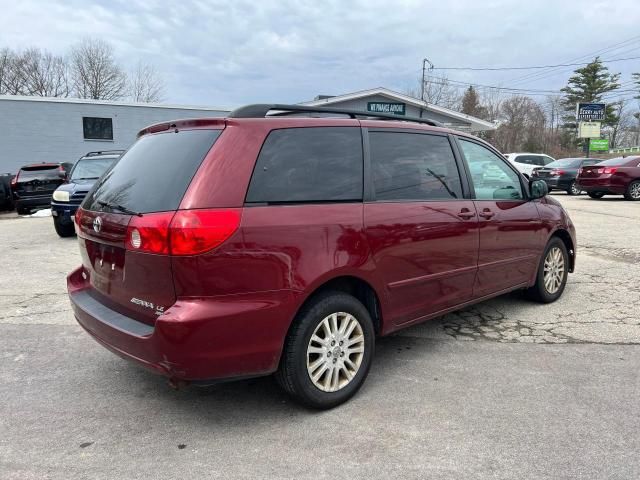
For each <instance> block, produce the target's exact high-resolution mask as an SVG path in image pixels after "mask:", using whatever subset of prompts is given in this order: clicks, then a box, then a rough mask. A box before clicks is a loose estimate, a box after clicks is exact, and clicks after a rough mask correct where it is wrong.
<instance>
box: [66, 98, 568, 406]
mask: <svg viewBox="0 0 640 480" xmlns="http://www.w3.org/2000/svg"><path fill="white" fill-rule="evenodd" d="M269 112H274V113H275V112H277V115H274V116H269ZM288 113H292V114H294V115H288ZM301 113H305V114H307V115H309V113H311V115H313V114H314V113H322V114H323V116H322V117H321V118H311V117H309V116H307V117H306V118H305V117H301V116H299V115H300V114H301ZM327 115H333V117H329V116H327ZM345 116H347V117H351V118H344V117H345ZM369 117H380V118H381V119H383V120H381V119H378V120H376V119H372V118H369ZM454 152H455V153H454ZM458 152H459V153H458ZM475 165H482V170H484V171H491V172H492V171H493V170H497V171H499V172H500V175H493V174H492V175H491V177H492V178H491V179H487V178H485V177H484V176H477V177H473V176H472V175H470V174H468V173H467V172H473V171H476V170H477V169H476V168H475ZM493 177H495V178H493ZM547 192H548V190H547V186H546V184H545V183H544V182H542V181H533V182H527V181H526V180H525V179H524V178H523V177H522V175H520V174H519V173H518V171H517V170H516V169H515V168H514V167H513V166H512V165H511V164H510V163H509V162H507V161H506V160H505V159H504V157H503V156H502V155H501V154H500V153H499V152H498V151H496V150H495V149H494V148H493V147H491V146H490V145H489V144H487V143H485V142H483V141H482V140H480V139H478V138H475V137H473V136H471V135H469V134H466V133H462V132H458V131H453V130H447V129H445V128H439V127H438V124H436V123H435V122H432V121H429V120H427V119H412V118H410V117H400V118H399V117H396V116H394V115H393V114H387V115H383V114H373V113H372V112H366V111H361V112H359V111H348V110H339V109H323V108H321V107H308V106H305V107H303V106H299V105H288V106H287V105H252V106H248V107H243V108H240V109H238V110H235V111H233V112H231V113H230V114H229V117H228V118H217V119H213V118H211V119H199V120H179V121H175V122H167V123H161V124H156V125H153V126H150V127H147V128H146V129H144V130H142V131H141V132H139V134H138V140H137V142H136V143H135V144H134V145H132V146H131V148H130V149H129V150H128V151H127V152H126V153H125V154H124V155H123V156H122V158H121V159H120V160H119V161H118V162H117V163H116V164H115V165H114V167H113V168H112V169H111V170H109V172H108V173H107V174H106V175H103V176H102V177H101V178H100V180H98V181H97V183H96V185H95V186H94V188H93V189H92V190H91V191H90V193H89V194H88V195H87V197H86V198H85V200H84V202H83V203H82V205H81V208H79V209H78V211H77V212H76V215H75V222H76V229H77V232H78V241H79V244H80V254H81V259H82V264H81V265H80V266H79V267H78V268H77V269H75V270H74V271H73V272H71V273H70V274H69V276H68V277H67V286H68V291H69V297H70V300H71V305H72V309H73V312H74V315H75V317H76V319H77V320H78V322H79V323H80V325H81V326H82V327H83V328H84V329H85V330H86V331H87V332H88V333H89V334H90V335H92V336H93V337H94V338H95V339H96V340H97V341H98V342H99V343H100V344H101V345H103V346H105V347H106V348H108V349H110V350H112V351H113V352H115V353H117V354H118V355H120V356H122V357H124V358H127V359H129V360H131V361H134V362H137V363H138V364H140V365H143V366H145V367H146V368H148V369H150V370H152V371H154V372H156V373H160V374H162V375H165V376H167V377H168V378H169V379H170V381H172V382H174V383H180V382H194V383H197V384H208V383H211V382H215V381H220V380H224V379H230V378H236V377H250V376H260V375H268V374H271V373H274V372H276V378H277V380H278V382H279V383H280V385H281V386H282V387H283V388H284V390H285V391H287V392H288V393H289V394H291V395H292V396H293V397H294V398H296V399H297V400H298V401H300V402H302V403H304V404H306V405H308V406H311V407H315V408H330V407H333V406H336V405H338V404H340V403H342V402H344V401H346V400H347V399H349V398H350V397H351V396H352V395H354V394H355V393H356V392H357V390H358V389H359V388H360V386H361V385H362V384H363V382H364V381H365V378H366V377H367V374H368V371H369V367H370V366H371V362H372V360H373V353H374V346H375V337H376V336H377V335H387V334H390V333H391V332H394V331H396V330H399V329H401V328H404V327H407V326H409V325H413V324H416V323H419V322H422V321H425V320H428V319H430V318H435V317H438V316H441V315H443V314H444V313H446V312H450V311H453V310H456V309H459V308H461V307H463V306H468V305H469V304H472V303H475V302H479V301H482V300H485V299H487V298H491V297H494V296H497V295H501V294H504V293H506V292H509V291H512V290H518V289H521V290H524V291H526V292H527V295H528V296H529V297H530V298H532V299H534V300H536V301H539V302H543V303H547V302H553V301H555V300H556V299H558V298H559V297H560V295H562V292H563V290H564V287H565V285H566V281H567V275H568V272H571V271H573V266H574V260H575V245H576V244H575V229H574V226H573V224H572V222H571V220H570V219H569V217H568V215H567V213H566V211H565V210H564V209H563V208H562V206H561V205H560V204H559V203H558V201H557V200H555V199H554V198H552V197H549V196H546V193H547ZM541 315H544V314H541Z"/></svg>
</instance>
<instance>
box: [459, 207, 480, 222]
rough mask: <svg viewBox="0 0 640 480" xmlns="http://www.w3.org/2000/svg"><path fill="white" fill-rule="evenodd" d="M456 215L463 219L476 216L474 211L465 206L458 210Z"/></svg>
mask: <svg viewBox="0 0 640 480" xmlns="http://www.w3.org/2000/svg"><path fill="white" fill-rule="evenodd" d="M458 216H459V217H460V218H464V219H465V220H468V219H470V218H473V217H475V216H476V212H472V211H470V210H469V209H467V208H464V209H462V210H461V211H460V213H458Z"/></svg>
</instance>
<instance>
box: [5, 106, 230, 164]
mask: <svg viewBox="0 0 640 480" xmlns="http://www.w3.org/2000/svg"><path fill="white" fill-rule="evenodd" d="M228 112H229V110H228V109H219V108H212V107H189V106H178V105H154V104H141V103H126V102H107V101H99V100H84V99H77V98H45V97H19V96H11V95H0V173H16V172H17V171H18V169H19V168H20V167H21V166H22V165H26V164H29V163H40V162H75V161H76V160H77V159H78V158H80V157H81V156H82V155H84V154H86V153H87V152H92V151H101V150H124V149H127V148H128V147H129V146H130V145H131V144H132V143H133V142H134V140H135V139H136V134H137V133H138V131H140V130H141V129H142V128H144V127H146V126H148V125H150V124H152V123H156V122H162V121H167V120H177V119H181V118H195V117H222V116H225V115H226V114H227V113H228Z"/></svg>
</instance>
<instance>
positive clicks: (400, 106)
mask: <svg viewBox="0 0 640 480" xmlns="http://www.w3.org/2000/svg"><path fill="white" fill-rule="evenodd" d="M405 108H406V106H405V104H404V103H395V102H368V103H367V111H369V112H375V113H393V114H394V115H405Z"/></svg>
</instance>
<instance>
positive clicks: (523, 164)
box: [504, 153, 556, 178]
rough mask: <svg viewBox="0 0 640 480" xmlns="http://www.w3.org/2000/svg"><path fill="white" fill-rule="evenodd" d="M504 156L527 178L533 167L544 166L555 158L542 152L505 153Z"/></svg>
mask: <svg viewBox="0 0 640 480" xmlns="http://www.w3.org/2000/svg"><path fill="white" fill-rule="evenodd" d="M504 157H505V158H506V159H507V160H509V162H511V163H512V164H513V165H514V166H515V167H516V168H517V169H518V171H519V172H520V173H522V174H523V175H524V176H525V177H527V178H530V177H531V174H532V173H533V169H534V168H536V167H544V166H546V165H548V164H550V163H551V162H555V160H556V159H555V158H552V157H550V156H549V155H544V154H542V153H505V154H504Z"/></svg>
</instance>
